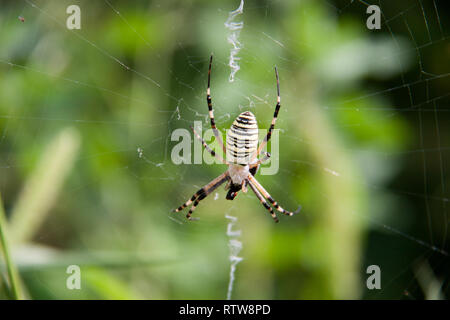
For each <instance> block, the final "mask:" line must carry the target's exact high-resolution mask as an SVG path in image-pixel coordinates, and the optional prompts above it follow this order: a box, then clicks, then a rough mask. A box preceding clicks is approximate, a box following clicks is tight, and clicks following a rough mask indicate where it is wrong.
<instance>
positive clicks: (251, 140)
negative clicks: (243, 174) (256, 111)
mask: <svg viewBox="0 0 450 320" xmlns="http://www.w3.org/2000/svg"><path fill="white" fill-rule="evenodd" d="M257 147H258V124H257V123H256V118H255V116H254V115H253V113H251V112H250V111H246V112H242V113H241V114H240V115H239V116H238V117H237V118H236V120H234V122H233V124H232V125H231V128H230V130H228V131H227V161H228V162H230V163H236V164H244V165H245V164H249V163H250V158H251V156H252V155H253V153H254V152H255V151H256V148H257Z"/></svg>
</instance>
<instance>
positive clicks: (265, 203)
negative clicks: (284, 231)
mask: <svg viewBox="0 0 450 320" xmlns="http://www.w3.org/2000/svg"><path fill="white" fill-rule="evenodd" d="M248 185H249V186H250V188H251V189H252V190H253V192H254V193H255V195H256V196H257V197H258V199H259V201H260V202H261V204H262V205H263V206H264V208H266V209H267V210H268V211H269V212H270V214H271V216H272V218H273V220H274V221H275V222H278V218H277V214H276V213H275V212H274V211H273V209H272V207H271V206H269V204H268V203H267V201H266V199H264V197H263V196H262V195H261V193H260V192H259V191H258V189H257V188H256V187H255V186H254V185H253V183H252V182H251V181H250V180H248Z"/></svg>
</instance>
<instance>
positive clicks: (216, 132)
mask: <svg viewBox="0 0 450 320" xmlns="http://www.w3.org/2000/svg"><path fill="white" fill-rule="evenodd" d="M212 59H213V56H212V55H211V57H210V58H209V69H208V88H207V89H206V102H207V103H208V111H209V119H210V120H211V128H212V130H213V132H214V136H215V137H216V140H217V142H218V143H219V145H220V147H221V148H222V150H223V153H224V154H226V152H227V151H226V149H225V145H224V144H223V140H222V137H221V135H220V133H219V130H217V127H216V122H215V120H214V111H213V107H212V100H211V65H212Z"/></svg>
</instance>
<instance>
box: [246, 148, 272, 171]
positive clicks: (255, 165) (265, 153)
mask: <svg viewBox="0 0 450 320" xmlns="http://www.w3.org/2000/svg"><path fill="white" fill-rule="evenodd" d="M269 159H270V153H269V152H264V157H262V158H260V159H258V161H256V162H255V163H252V164H250V165H249V167H250V169H251V168H254V167H257V166H259V165H260V164H261V163H263V162H265V161H267V160H269Z"/></svg>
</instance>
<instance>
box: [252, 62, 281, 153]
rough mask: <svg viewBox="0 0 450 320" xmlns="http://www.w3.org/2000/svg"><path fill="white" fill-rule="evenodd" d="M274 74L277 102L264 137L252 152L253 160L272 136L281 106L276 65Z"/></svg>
mask: <svg viewBox="0 0 450 320" xmlns="http://www.w3.org/2000/svg"><path fill="white" fill-rule="evenodd" d="M275 76H276V78H277V104H276V106H275V112H274V114H273V118H272V123H271V124H270V128H269V131H268V132H267V135H266V137H265V138H264V140H263V141H262V142H261V144H260V145H259V147H258V150H257V151H256V152H255V153H254V154H253V160H254V159H256V157H257V156H258V155H259V154H260V153H261V151H262V149H264V147H265V146H266V144H267V142H268V141H269V140H270V137H271V136H272V131H273V129H274V128H275V123H276V122H277V118H278V112H279V111H280V107H281V105H280V103H281V98H280V80H279V78H278V70H277V67H275Z"/></svg>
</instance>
